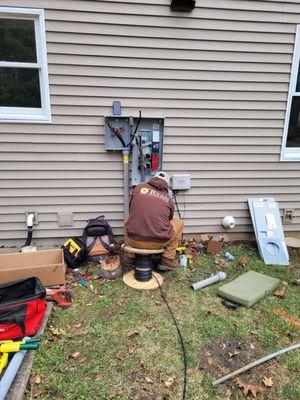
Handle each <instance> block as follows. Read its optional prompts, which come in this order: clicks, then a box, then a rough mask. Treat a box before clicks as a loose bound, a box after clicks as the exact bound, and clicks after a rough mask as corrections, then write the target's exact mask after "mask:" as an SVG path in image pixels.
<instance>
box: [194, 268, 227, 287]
mask: <svg viewBox="0 0 300 400" xmlns="http://www.w3.org/2000/svg"><path fill="white" fill-rule="evenodd" d="M224 279H226V274H225V272H223V271H220V272H218V273H217V274H216V275H213V276H211V277H210V278H207V279H204V280H202V281H199V282H196V283H194V284H193V285H192V289H194V290H198V289H202V288H204V287H205V286H209V285H212V284H213V283H216V282H219V281H223V280H224Z"/></svg>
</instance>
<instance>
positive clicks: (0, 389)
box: [0, 337, 29, 400]
mask: <svg viewBox="0 0 300 400" xmlns="http://www.w3.org/2000/svg"><path fill="white" fill-rule="evenodd" d="M26 339H29V338H28V337H25V338H24V339H23V340H26ZM26 353H27V350H21V351H18V352H16V353H15V355H14V356H13V358H12V359H11V360H10V362H9V364H8V367H7V368H6V370H5V372H4V374H3V376H2V378H1V381H0V400H4V399H5V397H6V395H7V393H8V391H9V389H10V387H11V384H12V383H13V381H14V379H15V376H16V375H17V372H18V370H19V368H20V366H21V364H22V361H23V359H24V357H25V354H26Z"/></svg>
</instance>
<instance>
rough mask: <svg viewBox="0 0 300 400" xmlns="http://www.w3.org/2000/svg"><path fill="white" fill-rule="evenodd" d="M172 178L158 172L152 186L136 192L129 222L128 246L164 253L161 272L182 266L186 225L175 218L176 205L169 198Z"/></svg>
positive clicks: (144, 185) (149, 183)
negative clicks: (180, 255) (180, 254)
mask: <svg viewBox="0 0 300 400" xmlns="http://www.w3.org/2000/svg"><path fill="white" fill-rule="evenodd" d="M169 186H170V177H169V175H168V174H167V173H166V172H163V171H161V172H158V173H157V174H156V175H155V176H154V178H152V179H150V180H149V182H144V183H140V184H139V185H137V186H136V187H135V189H134V190H133V193H132V196H131V199H130V203H129V218H128V220H126V221H125V230H126V234H127V240H128V244H129V246H131V247H136V248H139V249H151V250H156V249H164V253H163V257H162V261H161V263H160V266H159V269H161V270H172V269H175V268H177V267H178V266H179V263H178V261H177V260H176V259H175V256H176V248H177V247H178V244H179V241H180V238H181V235H182V232H183V227H184V224H183V222H182V221H181V220H180V219H179V218H173V214H174V203H173V200H172V199H171V197H170V196H169V192H168V188H169Z"/></svg>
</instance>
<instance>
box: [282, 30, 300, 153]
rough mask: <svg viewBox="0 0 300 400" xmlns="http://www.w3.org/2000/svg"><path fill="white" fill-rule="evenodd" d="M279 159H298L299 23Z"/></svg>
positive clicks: (299, 99) (299, 126) (299, 120)
mask: <svg viewBox="0 0 300 400" xmlns="http://www.w3.org/2000/svg"><path fill="white" fill-rule="evenodd" d="M281 161H300V25H298V26H297V32H296V41H295V48H294V58H293V65H292V72H291V82H290V90H289V96H288V102H287V109H286V116H285V125H284V134H283V141H282V149H281Z"/></svg>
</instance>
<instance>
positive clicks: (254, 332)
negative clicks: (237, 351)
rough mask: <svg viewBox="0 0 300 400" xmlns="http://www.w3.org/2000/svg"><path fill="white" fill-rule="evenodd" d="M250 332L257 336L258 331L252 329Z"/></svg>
mask: <svg viewBox="0 0 300 400" xmlns="http://www.w3.org/2000/svg"><path fill="white" fill-rule="evenodd" d="M250 333H252V335H254V336H257V335H258V333H257V332H256V331H250Z"/></svg>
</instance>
